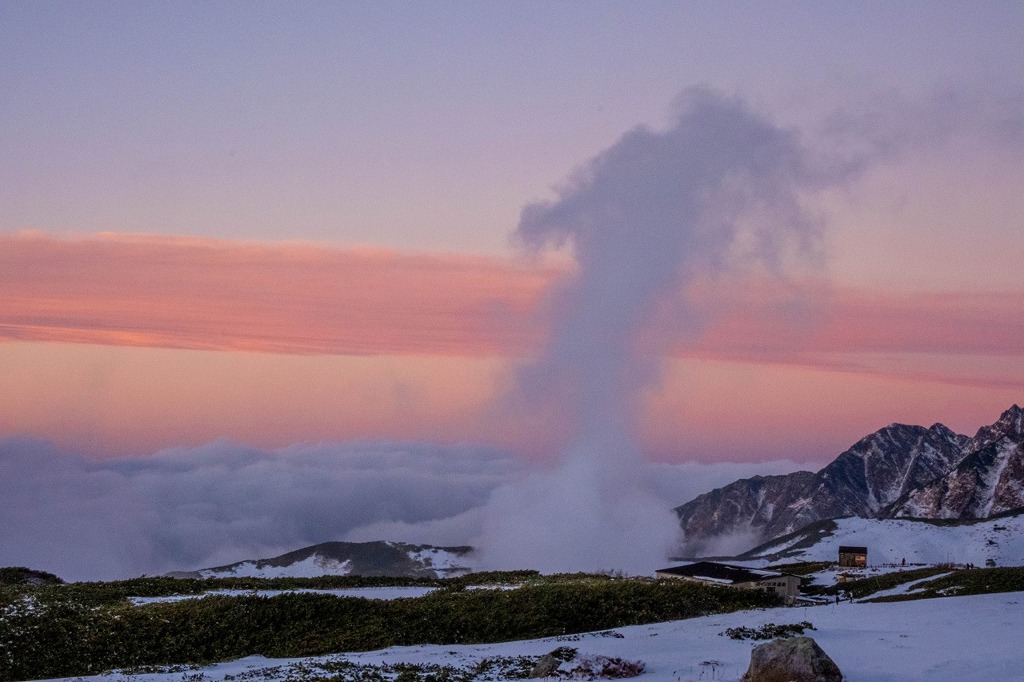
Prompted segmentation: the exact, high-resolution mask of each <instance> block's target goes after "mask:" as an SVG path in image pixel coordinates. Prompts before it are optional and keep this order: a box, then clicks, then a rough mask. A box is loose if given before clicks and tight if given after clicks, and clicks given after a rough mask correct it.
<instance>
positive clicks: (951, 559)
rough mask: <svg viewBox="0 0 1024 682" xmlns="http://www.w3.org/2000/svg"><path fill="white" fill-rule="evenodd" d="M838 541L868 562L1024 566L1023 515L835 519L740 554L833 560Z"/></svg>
mask: <svg viewBox="0 0 1024 682" xmlns="http://www.w3.org/2000/svg"><path fill="white" fill-rule="evenodd" d="M840 545H854V546H865V547H867V548H868V562H869V563H871V564H886V563H899V562H901V561H902V560H903V559H906V560H907V562H908V563H924V564H942V563H957V564H968V563H973V564H975V565H976V566H984V565H985V562H986V561H987V560H988V559H991V560H993V561H994V562H995V563H996V565H999V566H1022V565H1024V515H1018V516H1010V517H1004V518H995V519H985V520H982V521H976V522H972V523H962V524H960V525H942V524H939V523H935V522H928V521H921V520H910V519H859V518H849V519H836V520H835V521H829V522H824V523H818V524H814V525H812V526H810V527H808V528H806V529H802V530H800V531H798V532H796V533H793V534H791V535H788V536H785V537H782V538H779V539H777V540H774V541H772V542H769V543H766V544H764V545H761V546H760V547H757V548H755V549H753V550H751V551H750V552H747V553H746V554H744V555H742V556H743V558H745V559H754V558H766V559H767V558H770V559H774V560H786V561H835V560H836V559H837V557H838V551H839V546H840Z"/></svg>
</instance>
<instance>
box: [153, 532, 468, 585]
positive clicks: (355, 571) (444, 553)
mask: <svg viewBox="0 0 1024 682" xmlns="http://www.w3.org/2000/svg"><path fill="white" fill-rule="evenodd" d="M471 555H472V548H471V547H434V546H432V545H408V544H405V543H402V542H379V541H378V542H325V543H322V544H319V545H313V546H312V547H305V548H303V549H298V550H295V551H294V552H288V553H287V554H282V555H280V556H277V557H274V558H272V559H250V560H248V561H239V562H237V563H234V564H229V565H227V566H217V567H215V568H204V569H200V570H197V571H187V572H176V573H172V574H171V575H173V576H175V577H179V578H313V577H318V576H323V575H376V576H408V577H429V578H443V577H447V576H454V575H462V574H464V573H469V572H470V571H471V570H473V562H472V556H471Z"/></svg>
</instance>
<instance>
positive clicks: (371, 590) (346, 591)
mask: <svg viewBox="0 0 1024 682" xmlns="http://www.w3.org/2000/svg"><path fill="white" fill-rule="evenodd" d="M435 589H437V588H436V587H347V588H342V589H335V590H307V589H295V590H210V591H209V592H203V593H202V594H175V595H172V596H168V597H129V599H130V600H131V602H132V603H133V604H136V605H143V604H159V603H161V602H172V601H183V600H185V599H202V598H203V597H245V596H251V597H276V596H277V595H279V594H289V593H298V592H312V593H314V594H333V595H335V596H336V597H362V598H364V599H383V600H390V599H409V598H413V597H422V596H423V595H425V594H430V593H431V592H433V591H434V590H435Z"/></svg>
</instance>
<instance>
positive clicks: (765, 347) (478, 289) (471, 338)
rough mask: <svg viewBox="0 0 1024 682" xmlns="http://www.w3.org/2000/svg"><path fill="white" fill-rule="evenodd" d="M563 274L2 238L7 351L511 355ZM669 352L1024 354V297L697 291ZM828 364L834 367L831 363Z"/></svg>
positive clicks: (172, 242) (746, 287) (129, 241)
mask: <svg viewBox="0 0 1024 682" xmlns="http://www.w3.org/2000/svg"><path fill="white" fill-rule="evenodd" d="M566 272H567V268H564V267H554V266H550V265H546V266H544V265H536V264H534V265H530V264H525V263H519V262H513V261H511V260H505V259H499V258H487V257H480V256H468V255H461V254H411V253H402V252H396V251H388V250H382V249H349V250H344V249H338V248H330V247H323V246H313V245H301V244H273V243H246V242H230V241H222V240H215V239H206V238H180V237H160V236H152V235H124V234H117V235H113V234H104V235H95V236H90V237H83V238H74V239H61V238H55V237H52V236H48V235H42V234H37V233H19V234H15V235H8V236H2V237H0V339H7V340H25V341H60V342H79V343H98V344H115V345H133V346H154V347H168V348H191V349H216V350H244V351H256V352H271V353H290V354H352V355H355V354H379V355H387V354H392V355H398V354H405V355H417V354H419V355H449V356H477V357H483V356H494V357H502V356H515V355H523V354H528V353H530V352H532V351H534V350H536V349H537V348H538V347H539V346H540V345H541V344H542V342H543V339H544V338H545V337H546V335H547V329H546V328H545V323H544V322H543V321H542V319H541V316H540V315H538V314H537V311H538V310H539V308H540V303H541V301H542V300H543V298H544V296H545V294H546V292H548V291H549V290H550V288H551V286H552V284H553V282H555V281H556V280H557V279H558V278H559V277H560V276H564V274H565V273H566ZM689 296H690V297H691V298H692V299H693V300H692V301H691V302H690V309H691V310H695V311H696V312H697V313H698V314H699V315H700V316H701V319H703V320H704V322H705V327H704V328H703V330H702V331H701V333H700V334H699V335H697V336H692V335H691V336H690V337H687V338H686V340H684V341H680V340H679V339H677V338H675V339H674V338H672V337H673V334H672V332H671V327H672V325H671V323H670V322H669V323H668V324H665V325H661V324H659V329H660V330H661V331H659V334H663V335H667V337H668V338H666V339H663V341H661V342H659V344H658V345H659V346H662V347H665V346H666V345H667V346H668V347H669V348H670V349H671V351H670V352H672V353H674V354H679V355H692V356H701V357H719V358H731V359H742V358H748V359H751V360H754V361H759V362H765V361H768V362H800V363H808V364H814V365H819V366H820V365H827V364H835V363H839V364H842V363H843V362H844V361H842V360H840V359H837V358H838V357H839V356H842V355H844V354H851V353H898V352H902V353H949V354H984V355H997V356H998V355H1007V356H1020V355H1024V334H1021V330H1022V329H1024V294H1022V293H1002V294H990V295H982V294H976V293H927V294H925V293H922V294H893V293H889V292H882V291H860V290H852V289H829V288H827V287H825V286H823V285H821V284H820V283H819V284H818V285H816V286H811V287H807V286H805V287H803V288H801V289H800V290H799V291H798V292H797V293H796V294H795V295H794V294H793V293H792V292H789V291H787V290H785V289H784V288H781V287H772V286H764V285H763V284H760V285H756V286H755V285H751V284H750V283H749V282H747V283H739V284H735V283H734V284H733V285H731V286H720V285H716V286H698V287H695V288H694V289H693V291H691V292H690V293H689ZM823 354H830V355H832V356H833V358H832V359H831V360H822V358H821V356H822V355H823Z"/></svg>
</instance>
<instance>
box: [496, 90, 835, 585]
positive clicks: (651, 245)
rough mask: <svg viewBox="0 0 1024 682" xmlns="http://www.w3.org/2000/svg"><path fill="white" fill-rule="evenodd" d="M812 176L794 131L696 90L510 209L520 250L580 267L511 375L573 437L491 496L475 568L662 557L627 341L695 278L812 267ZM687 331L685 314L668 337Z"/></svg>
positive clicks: (662, 518)
mask: <svg viewBox="0 0 1024 682" xmlns="http://www.w3.org/2000/svg"><path fill="white" fill-rule="evenodd" d="M822 182H825V183H827V182H828V179H827V178H826V177H825V176H824V175H823V173H822V172H821V171H820V168H815V166H814V164H812V163H811V162H810V160H809V155H808V154H807V152H806V150H805V149H804V147H803V146H802V145H801V142H800V140H799V139H798V137H797V136H796V134H795V133H794V132H792V131H787V130H784V129H782V128H780V127H778V126H776V125H774V124H773V123H772V122H771V121H769V120H767V119H766V118H764V117H763V116H761V115H759V114H757V113H755V112H754V111H752V110H751V109H750V108H749V107H748V106H746V105H745V104H744V103H743V102H742V101H740V100H739V99H736V98H730V97H725V96H722V95H720V94H717V93H715V92H712V91H710V90H706V89H695V90H690V91H688V92H687V93H685V94H684V96H683V97H682V98H681V100H680V102H679V106H678V111H677V116H676V118H675V121H674V124H673V125H672V126H671V127H670V128H668V129H667V130H664V131H660V132H659V131H654V130H650V129H648V128H645V127H639V128H636V129H634V130H631V131H630V132H628V133H626V134H625V135H623V137H622V138H621V139H619V140H618V142H616V143H615V144H614V145H613V146H612V147H610V148H609V149H607V150H606V151H604V152H602V153H601V154H599V155H598V156H597V157H595V158H594V159H592V160H591V161H589V162H588V163H587V164H586V165H585V166H584V167H583V168H582V169H580V170H579V171H577V172H576V173H575V174H574V175H573V176H572V177H571V178H570V179H569V180H568V181H567V182H566V183H565V185H564V186H563V187H561V188H560V189H559V190H558V192H557V194H558V198H557V199H556V200H554V201H551V202H544V203H538V204H532V205H528V206H526V207H525V208H524V209H523V211H522V216H521V218H520V223H519V227H518V230H517V232H516V236H517V238H518V239H519V240H520V241H521V242H522V243H523V244H524V245H525V247H526V248H527V249H529V250H531V251H534V252H537V251H540V250H543V249H545V248H548V247H569V248H570V249H571V251H572V254H573V255H574V257H575V259H576V261H577V264H578V270H577V273H576V276H575V277H574V278H573V279H572V280H571V281H570V282H569V283H568V284H567V286H566V287H565V288H564V289H563V290H562V291H560V292H558V294H557V296H558V298H557V300H556V301H554V302H553V303H552V306H551V307H552V309H553V310H556V311H558V315H557V318H556V319H555V321H554V333H553V335H552V338H551V339H550V343H549V346H548V348H547V351H546V353H545V354H544V355H543V357H542V358H541V359H539V360H538V361H537V362H535V363H533V364H531V365H530V366H528V367H525V368H524V370H523V373H522V376H521V381H520V382H519V391H520V394H521V395H520V396H519V398H520V399H522V400H525V401H527V402H528V403H529V404H530V405H531V406H532V407H533V408H534V409H538V410H544V411H550V412H558V413H559V414H560V415H561V416H562V417H563V419H565V421H566V422H567V423H569V424H570V425H571V426H570V427H569V428H570V429H571V436H570V438H569V442H570V445H569V446H568V447H567V449H566V450H565V452H564V453H563V454H562V455H561V457H560V458H559V460H558V464H557V466H556V467H555V469H554V470H551V471H546V472H537V473H535V474H534V475H533V476H532V477H530V478H528V479H526V480H525V481H523V482H521V483H517V484H514V485H508V486H503V487H501V488H499V489H498V490H496V491H495V492H494V493H493V494H492V496H491V499H490V502H489V504H488V507H487V512H486V514H485V521H484V537H483V538H481V540H480V544H481V546H482V548H483V552H484V561H485V563H486V564H487V565H489V566H493V567H515V566H519V567H532V568H539V569H541V570H545V571H567V570H603V569H614V570H624V571H627V572H641V573H646V572H650V571H651V570H652V569H654V568H656V567H657V565H658V564H660V563H661V562H663V561H665V559H666V557H667V556H668V554H669V553H670V551H671V549H672V548H673V546H674V545H675V544H676V543H677V542H678V540H679V538H678V537H677V534H678V522H677V520H676V519H675V517H674V516H673V515H672V513H671V512H670V507H671V506H672V504H673V503H672V502H670V501H667V500H662V499H659V498H658V497H657V496H656V495H654V494H653V493H652V492H651V490H652V486H651V482H650V481H648V480H645V479H644V475H643V473H642V472H643V471H644V470H645V467H643V466H642V464H643V462H642V457H641V454H640V451H639V449H638V447H637V445H636V440H635V438H634V427H635V423H636V415H637V410H638V406H637V402H638V400H639V398H640V392H641V390H642V389H644V388H645V387H647V386H649V385H650V384H651V382H652V381H655V380H657V378H658V370H659V364H658V362H657V358H656V357H652V356H651V355H650V350H651V349H650V347H649V346H648V347H647V348H646V350H647V354H646V355H645V353H644V352H642V351H641V349H642V348H643V345H642V343H641V341H642V339H641V338H640V337H641V336H642V335H643V333H644V332H645V331H649V330H648V328H647V326H648V325H649V324H650V323H651V321H652V319H653V318H654V317H655V314H656V313H657V312H658V310H660V309H663V308H664V307H665V306H666V305H667V304H671V302H672V299H673V297H676V298H678V297H679V294H680V293H681V292H683V291H685V289H686V286H687V284H689V283H692V282H693V281H695V279H696V278H697V277H708V276H718V275H721V274H722V273H723V272H724V271H726V270H731V269H739V268H743V267H747V266H750V265H752V264H756V265H757V266H758V267H760V268H762V269H763V270H766V271H768V272H774V273H778V272H782V271H783V270H785V269H786V268H787V267H788V266H790V265H792V264H793V263H798V262H807V261H814V260H815V259H817V258H818V255H819V249H818V245H819V236H820V235H819V229H818V226H817V224H816V222H815V221H814V220H811V219H809V218H808V216H807V214H806V212H805V211H804V210H803V208H802V206H801V194H802V192H803V191H804V190H805V189H808V188H813V187H816V186H820V184H821V183H822ZM677 324H678V323H677ZM700 324H701V320H700V319H699V318H698V317H697V316H694V315H690V316H689V317H687V316H684V317H683V323H682V326H683V330H682V331H684V332H685V331H687V328H689V331H691V332H692V331H693V330H694V329H695V328H697V327H699V326H700Z"/></svg>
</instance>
